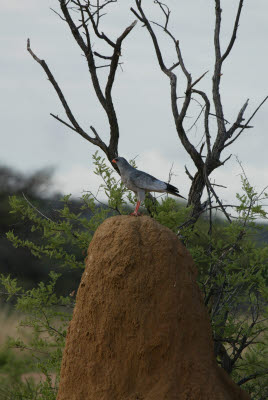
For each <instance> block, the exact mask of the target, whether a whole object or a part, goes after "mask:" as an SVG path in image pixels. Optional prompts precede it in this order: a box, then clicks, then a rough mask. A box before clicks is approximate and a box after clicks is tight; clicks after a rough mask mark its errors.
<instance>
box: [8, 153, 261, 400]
mask: <svg viewBox="0 0 268 400" xmlns="http://www.w3.org/2000/svg"><path fill="white" fill-rule="evenodd" d="M94 163H95V167H96V168H95V173H96V174H97V175H98V176H99V177H100V178H101V179H102V181H103V183H102V185H101V189H102V190H104V192H105V194H106V196H107V205H101V206H100V205H99V204H98V201H97V199H96V197H95V196H94V195H93V194H92V193H90V192H88V193H86V194H84V195H83V196H82V198H81V205H80V208H79V210H78V211H77V212H74V211H72V210H71V207H70V198H71V196H70V195H68V196H65V197H64V198H63V199H62V202H63V208H62V209H60V210H58V217H57V218H56V219H53V220H52V219H50V218H48V217H46V216H45V215H44V214H43V213H41V211H39V210H38V209H37V208H35V207H32V206H31V204H30V203H29V202H28V201H26V200H25V199H24V198H19V197H12V198H11V199H10V205H11V212H12V213H13V214H15V215H16V216H17V217H18V218H19V219H22V220H23V221H25V220H27V221H30V223H31V226H32V231H33V232H39V233H41V235H42V242H41V243H40V242H36V241H34V239H31V240H29V239H22V238H20V237H19V236H17V235H16V234H15V233H14V232H8V233H7V237H8V239H9V240H10V241H11V242H12V243H13V245H14V246H15V247H17V246H22V247H25V248H27V249H29V250H30V251H31V252H32V254H34V255H35V256H36V257H39V258H42V257H47V258H49V259H51V260H56V262H57V263H58V264H59V265H60V266H61V268H62V271H63V274H64V271H66V269H73V270H79V271H80V273H81V274H82V271H83V268H84V257H85V255H86V251H87V248H88V244H89V242H90V241H91V239H92V236H93V234H94V232H95V230H96V228H97V227H98V226H99V225H100V224H101V223H102V222H103V221H104V220H105V219H106V218H107V217H108V216H111V215H117V214H127V213H128V212H129V209H128V204H129V203H131V204H134V203H135V199H134V197H133V195H132V193H130V192H129V191H128V190H126V188H125V187H124V186H123V185H122V183H121V181H120V180H118V179H117V178H116V177H115V172H114V171H113V170H112V169H111V168H110V167H108V166H107V165H106V163H105V161H104V159H102V158H101V157H100V156H99V155H98V154H97V153H95V155H94ZM261 196H262V197H263V196H264V197H267V195H265V194H263V193H262V194H261V195H259V194H258V193H256V192H255V191H254V189H253V188H252V186H251V185H250V184H249V182H248V180H247V178H246V177H245V176H244V175H242V194H239V195H237V200H238V202H239V203H238V205H237V206H236V207H235V209H234V211H235V212H236V217H235V218H233V220H232V223H229V222H225V221H223V220H222V219H219V218H216V217H215V216H214V218H211V216H212V215H211V213H208V215H206V216H205V217H203V218H199V220H198V222H197V223H196V224H195V225H194V226H191V225H189V223H188V220H189V218H190V211H191V210H190V208H185V207H183V206H182V205H181V204H180V203H177V202H176V201H175V200H174V199H172V198H169V197H167V196H163V197H162V198H161V199H160V200H159V201H158V202H156V203H154V204H153V207H150V206H152V204H151V199H147V200H146V206H147V208H148V209H150V213H151V214H152V216H153V217H154V218H155V219H156V220H157V221H159V222H160V223H161V224H163V225H165V226H167V227H169V228H170V229H172V230H173V231H174V232H175V233H176V234H178V235H179V236H180V238H181V239H182V240H183V241H184V243H185V245H186V246H187V248H188V250H189V251H190V252H191V254H192V256H193V258H194V260H195V263H196V265H197V267H198V271H199V277H198V283H199V286H200V288H201V290H202V292H203V295H204V301H205V304H206V306H207V308H208V312H209V314H210V318H211V323H212V328H213V338H214V350H215V355H216V358H217V361H218V363H219V365H221V367H222V368H224V369H225V370H226V371H227V372H228V373H229V374H231V375H232V377H233V379H234V380H235V382H237V383H238V384H239V385H243V387H244V388H245V389H246V390H247V391H248V392H249V393H250V394H251V395H252V397H253V398H254V399H259V400H261V399H264V398H265V397H267V387H268V378H267V372H268V362H267V339H268V337H267V332H268V325H267V312H268V309H267V300H268V288H267V283H268V276H267V259H268V246H267V245H266V244H260V243H259V242H257V241H256V240H255V238H256V237H257V235H258V234H259V231H260V229H261V228H260V226H259V225H258V224H257V223H256V218H260V217H263V218H265V217H266V213H265V211H264V210H263V208H262V207H261V205H260V200H261ZM145 212H146V211H145ZM58 279H59V274H56V273H53V272H51V273H50V278H49V281H48V282H47V283H44V282H40V283H39V284H38V286H37V287H36V288H33V289H31V290H23V289H22V288H19V287H18V285H17V281H16V280H15V279H12V278H11V277H10V276H3V275H2V276H1V282H2V285H3V286H4V287H5V291H6V292H7V293H8V297H9V298H11V297H12V296H13V297H14V296H16V309H17V310H20V311H21V312H23V313H24V314H25V315H27V317H26V318H25V319H23V320H22V321H21V325H22V326H29V327H31V329H32V337H31V341H30V343H27V344H25V343H24V342H23V341H21V340H14V339H10V340H9V346H12V347H16V348H20V349H22V350H24V351H30V354H31V359H32V361H33V362H34V366H35V369H36V370H38V371H41V372H42V373H43V374H44V375H45V377H46V380H45V382H43V383H40V384H38V385H36V384H34V383H33V382H30V383H29V385H28V386H27V385H26V386H25V384H21V386H17V387H15V388H14V390H13V392H14V393H15V394H16V395H18V396H20V395H21V394H20V393H23V390H25V391H26V392H27V390H28V392H27V393H30V392H31V391H32V393H34V394H33V395H32V396H35V397H31V398H35V399H41V398H42V399H43V398H45V399H49V400H50V399H51V400H52V399H55V398H56V392H57V386H58V382H59V371H60V363H61V357H62V350H63V348H64V342H65V336H66V328H67V326H68V322H69V320H70V318H71V315H72V308H73V306H74V301H73V297H72V296H70V295H69V293H67V294H66V295H65V296H57V294H56V289H55V288H56V282H57V280H58ZM52 373H53V374H56V382H55V384H54V383H53V382H52V379H51V374H52ZM26 392H25V393H26ZM24 396H25V397H23V398H30V397H27V396H29V394H25V395H24ZM18 398H19V397H18ZM21 398H22V397H21Z"/></svg>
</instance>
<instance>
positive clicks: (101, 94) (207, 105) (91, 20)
mask: <svg viewBox="0 0 268 400" xmlns="http://www.w3.org/2000/svg"><path fill="white" fill-rule="evenodd" d="M214 1H215V29H214V48H215V62H214V73H213V78H212V80H213V85H212V96H211V97H212V99H210V96H209V95H208V94H207V93H205V92H204V91H202V90H199V89H197V87H198V84H199V82H200V81H201V79H202V78H203V77H204V75H205V74H206V72H205V73H201V74H200V76H199V77H198V78H196V79H194V80H193V79H192V76H191V74H190V72H189V71H188V69H187V66H186V65H185V63H184V60H183V56H182V52H181V48H180V44H179V40H178V39H177V38H176V37H175V36H174V35H173V34H172V32H171V31H170V30H169V26H168V25H169V19H170V13H171V12H170V9H169V8H168V6H167V5H165V4H164V3H162V2H160V1H158V0H154V4H155V5H156V7H159V8H160V10H161V12H162V13H163V18H164V19H163V23H159V22H156V21H154V22H152V21H151V19H150V18H149V16H148V15H146V12H145V10H144V4H143V3H145V2H142V0H133V2H134V3H135V5H136V7H135V8H131V11H132V13H133V14H134V15H135V17H136V18H137V19H138V20H139V21H140V22H141V23H142V24H143V26H144V27H145V28H146V30H147V31H148V33H149V35H150V36H151V39H152V44H153V46H154V49H155V53H156V56H157V60H158V64H159V67H160V69H161V70H162V72H163V73H164V74H165V75H166V76H167V77H168V79H169V81H170V95H171V108H172V113H173V117H174V123H175V128H176V131H177V134H178V138H179V140H180V141H181V143H182V145H183V147H184V149H185V150H186V152H187V153H188V154H189V156H190V157H191V159H192V160H193V162H194V165H195V167H196V172H195V174H194V175H191V174H190V173H189V171H188V170H187V168H186V173H187V175H188V177H189V178H190V180H191V187H190V191H189V195H188V205H191V206H192V207H193V209H192V217H191V220H190V221H189V222H188V223H189V224H193V223H195V222H196V220H197V219H198V217H199V216H200V215H201V213H202V212H203V211H204V209H206V208H207V205H208V204H209V203H210V206H211V198H212V197H214V198H215V200H216V201H217V203H218V206H219V208H220V209H221V210H222V212H223V213H224V214H225V216H226V218H227V219H228V220H229V222H231V219H230V216H229V214H228V213H227V211H226V208H225V207H224V205H223V204H222V203H221V201H220V199H219V197H218V196H217V194H216V192H215V189H214V187H213V185H212V184H211V182H210V180H209V176H210V174H211V173H212V172H213V171H214V170H215V169H217V168H219V167H220V166H223V165H224V164H225V163H226V162H227V161H228V160H229V158H230V157H231V156H229V157H227V158H226V159H224V160H222V159H221V156H222V152H223V150H224V149H226V148H227V147H228V146H230V145H231V144H232V143H234V141H236V140H237V139H238V138H239V137H240V135H241V134H242V132H243V131H244V130H245V129H249V128H252V126H250V125H249V124H250V121H251V120H252V118H253V117H254V115H255V114H256V112H257V111H258V110H259V108H260V107H261V106H262V104H263V103H264V102H265V101H266V100H267V98H268V96H267V97H265V99H264V100H263V101H262V102H261V104H260V105H259V106H258V107H257V109H256V110H255V111H254V113H253V114H252V115H251V116H250V117H248V119H247V120H246V122H244V121H245V112H246V108H247V106H248V100H247V101H246V102H245V104H243V105H242V107H241V109H240V110H239V111H238V114H237V117H236V120H235V121H233V122H232V123H231V124H230V127H229V128H228V129H227V126H226V120H225V117H224V109H223V105H222V102H221V92H220V82H221V75H222V72H221V71H222V65H223V62H224V61H225V60H226V58H227V57H228V56H229V55H230V53H231V50H232V48H233V46H234V43H235V40H236V34H237V30H238V26H239V21H240V17H241V11H242V7H243V3H244V0H239V4H238V9H237V13H236V18H235V21H234V26H233V31H232V33H231V35H230V41H229V44H228V46H227V48H226V49H224V51H222V49H221V45H220V31H221V13H222V9H221V1H220V0H214ZM58 2H59V5H60V9H61V13H62V14H59V15H60V17H61V18H62V19H63V20H64V21H65V22H66V23H67V25H68V26H69V29H70V30H71V33H72V35H73V38H74V39H75V41H76V42H77V44H78V46H79V47H80V48H81V50H82V52H83V54H84V56H85V59H86V62H87V64H88V69H89V73H90V77H91V81H92V84H93V87H94V90H95V94H96V97H97V99H98V101H99V102H100V104H101V105H102V107H103V109H104V111H105V113H106V115H107V118H108V121H109V126H110V141H109V144H106V143H104V141H103V140H102V139H101V137H100V135H99V134H98V133H97V131H96V129H95V128H94V127H93V126H91V127H90V128H91V130H92V132H93V135H94V136H90V135H89V134H88V133H87V132H86V131H85V130H83V129H82V127H81V126H80V124H79V123H78V121H77V119H76V118H75V116H74V115H73V113H72V111H71V109H70V107H69V106H68V103H67V101H66V99H65V97H64V95H63V92H62V90H61V89H60V87H59V85H58V83H57V81H56V80H55V78H54V76H53V74H52V73H51V71H50V69H49V67H48V65H47V64H46V62H45V61H44V60H41V59H39V58H38V57H37V56H36V55H35V53H34V52H33V51H32V49H31V47H30V41H29V40H28V45H27V48H28V51H29V52H30V54H31V55H32V56H33V58H34V59H35V60H36V61H37V62H38V63H39V64H40V65H41V66H42V68H43V69H44V71H45V73H46V74H47V76H48V79H49V80H50V82H51V83H52V85H53V87H54V89H55V90H56V92H57V95H58V97H59V99H60V101H61V103H62V105H63V107H64V109H65V112H66V115H67V117H68V122H66V121H65V120H63V119H61V118H60V117H58V116H56V115H54V114H51V115H52V116H53V117H54V118H55V119H57V120H58V121H60V122H61V123H63V124H64V125H66V126H68V127H69V128H70V129H72V130H74V131H75V132H77V133H78V134H80V135H81V136H82V137H83V138H84V139H86V140H88V141H89V142H90V143H92V144H93V145H96V146H98V147H99V148H100V149H102V150H103V151H104V153H105V154H106V156H107V158H108V159H109V161H110V162H111V161H112V159H113V158H114V157H115V156H117V155H118V140H119V126H118V121H117V117H116V110H115V108H114V104H113V99H112V88H113V84H114V80H115V76H116V71H117V69H118V66H119V60H120V57H121V46H122V42H123V40H124V39H125V38H126V37H127V35H128V34H129V33H130V32H131V31H132V29H133V28H134V26H135V25H136V22H137V20H135V21H134V22H133V23H132V24H131V25H129V26H128V27H127V28H126V29H125V30H124V31H123V32H122V34H121V35H120V36H119V37H118V38H117V39H115V40H114V39H112V38H111V37H109V36H107V35H106V34H105V33H104V32H102V31H100V20H101V18H102V17H103V16H104V15H105V14H104V10H105V9H106V8H107V7H108V6H110V5H111V3H116V2H117V0H95V2H94V3H93V2H91V1H89V0H58ZM159 28H160V29H161V30H162V31H163V32H164V33H165V34H166V35H167V36H168V37H169V38H170V40H171V41H172V42H173V45H174V50H175V54H176V59H175V60H174V63H173V64H172V66H167V65H166V63H165V60H164V58H165V57H164V54H163V53H164V52H163V50H162V49H161V47H160V45H159V41H158V36H157V34H156V29H159ZM93 37H94V40H95V41H96V40H99V41H102V42H104V43H105V44H106V45H107V46H108V49H109V50H110V51H111V53H110V54H100V53H98V52H97V51H93V48H92V40H93ZM97 60H105V62H107V64H105V65H98V64H97ZM102 67H106V68H107V69H108V77H107V82H106V86H105V90H102V88H101V85H100V82H99V78H98V68H102ZM179 68H180V69H181V70H182V72H183V74H184V76H185V88H184V90H183V92H181V93H178V88H177V74H176V72H175V70H178V69H179ZM182 96H183V98H184V101H183V104H182V106H181V107H179V105H178V99H179V98H180V97H182ZM193 96H198V97H200V101H201V102H202V103H203V106H202V117H203V121H204V141H203V142H202V144H201V146H200V148H199V149H198V148H197V147H196V146H195V145H193V143H191V141H190V139H189V137H188V136H187V132H186V129H185V119H186V117H187V112H188V110H189V107H190V105H191V104H192V102H193V100H195V99H194V97H193ZM200 116H201V114H200ZM211 117H213V118H216V121H217V131H216V134H214V135H211V128H210V118H211ZM198 118H199V117H198ZM213 133H214V132H213ZM212 136H215V139H214V140H212ZM112 166H113V167H115V164H112ZM205 188H207V192H208V197H209V200H208V201H206V202H203V203H202V202H201V197H202V194H203V191H204V189H205ZM210 208H211V207H210Z"/></svg>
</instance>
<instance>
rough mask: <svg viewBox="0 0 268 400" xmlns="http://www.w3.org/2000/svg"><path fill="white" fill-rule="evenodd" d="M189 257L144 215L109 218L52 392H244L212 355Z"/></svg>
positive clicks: (100, 399)
mask: <svg viewBox="0 0 268 400" xmlns="http://www.w3.org/2000/svg"><path fill="white" fill-rule="evenodd" d="M195 279H196V269H195V266H194V264H193V260H192V258H191V256H190V255H189V253H188V252H187V250H186V249H185V247H184V246H183V245H182V244H181V243H180V241H179V240H178V238H177V237H176V235H175V234H173V233H172V232H171V231H170V230H169V229H167V228H165V227H163V226H161V225H160V224H158V223H157V222H155V221H154V220H153V219H150V218H148V217H140V218H134V217H130V216H118V217H113V218H110V219H107V220H106V221H105V222H104V223H103V224H102V225H101V226H100V227H99V228H98V229H97V231H96V233H95V235H94V238H93V240H92V242H91V244H90V246H89V251H88V257H87V262H86V269H85V272H84V274H83V277H82V281H81V284H80V287H79V291H78V294H77V303H76V306H75V310H74V315H73V319H72V321H71V324H70V327H69V331H68V336H67V342H66V348H65V352H64V357H63V362H62V369H61V380H60V388H59V393H58V397H57V399H58V400H223V399H224V400H227V399H228V400H238V399H241V400H248V399H249V397H248V395H247V394H246V393H245V392H243V391H242V390H241V389H240V388H239V387H238V386H236V385H235V384H234V383H233V382H232V381H231V379H230V378H229V377H228V376H227V374H226V373H225V372H224V371H223V370H222V369H220V368H219V367H218V366H217V364H216V361H215V359H214V355H213V344H212V337H211V329H210V323H209V318H208V314H207V312H206V309H205V307H204V305H203V301H202V296H201V293H200V290H199V288H198V286H197V284H196V281H195Z"/></svg>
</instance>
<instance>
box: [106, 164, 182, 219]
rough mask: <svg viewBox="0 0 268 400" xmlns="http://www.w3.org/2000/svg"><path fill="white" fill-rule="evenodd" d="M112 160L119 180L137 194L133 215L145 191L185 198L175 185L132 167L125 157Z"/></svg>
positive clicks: (142, 199)
mask: <svg viewBox="0 0 268 400" xmlns="http://www.w3.org/2000/svg"><path fill="white" fill-rule="evenodd" d="M113 162H114V163H116V165H117V166H118V168H119V171H120V174H121V180H122V182H123V183H124V185H125V186H126V187H127V188H128V189H130V190H132V191H133V192H134V193H135V194H136V196H137V199H138V203H139V204H137V207H136V209H135V212H134V214H135V215H137V210H138V208H139V205H140V202H142V201H144V199H145V193H146V192H159V193H170V194H173V195H174V196H177V197H181V198H183V199H185V197H183V196H181V195H180V194H179V191H178V189H177V188H176V187H175V186H173V185H170V184H169V183H166V182H163V181H160V180H159V179H157V178H155V177H154V176H152V175H150V174H147V173H146V172H143V171H140V170H138V169H136V168H134V167H132V166H131V165H130V164H129V163H128V162H127V160H126V159H125V158H123V157H117V158H115V159H114V160H113ZM185 200H186V199H185Z"/></svg>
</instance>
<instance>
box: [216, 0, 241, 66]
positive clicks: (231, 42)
mask: <svg viewBox="0 0 268 400" xmlns="http://www.w3.org/2000/svg"><path fill="white" fill-rule="evenodd" d="M243 3H244V0H240V1H239V5H238V10H237V14H236V19H235V24H234V29H233V34H232V37H231V40H230V43H229V45H228V47H227V49H226V51H225V53H224V54H223V56H222V57H221V63H222V62H223V61H224V60H225V59H226V57H228V55H229V53H230V51H231V50H232V47H233V45H234V42H235V39H236V34H237V29H238V25H239V19H240V15H241V11H242V7H243Z"/></svg>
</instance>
